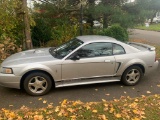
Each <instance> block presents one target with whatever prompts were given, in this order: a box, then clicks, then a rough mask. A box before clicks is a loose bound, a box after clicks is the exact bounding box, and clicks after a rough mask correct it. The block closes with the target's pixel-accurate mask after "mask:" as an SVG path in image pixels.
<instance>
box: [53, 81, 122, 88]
mask: <svg viewBox="0 0 160 120" xmlns="http://www.w3.org/2000/svg"><path fill="white" fill-rule="evenodd" d="M118 81H120V80H119V79H115V80H106V81H104V80H100V81H93V82H92V81H90V82H89V81H88V82H81V83H68V84H61V85H57V86H56V88H58V87H67V86H75V85H87V84H95V83H109V82H118Z"/></svg>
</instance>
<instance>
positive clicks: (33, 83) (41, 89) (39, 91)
mask: <svg viewBox="0 0 160 120" xmlns="http://www.w3.org/2000/svg"><path fill="white" fill-rule="evenodd" d="M23 86H24V89H25V91H26V92H27V93H28V94H29V95H34V96H39V95H44V94H46V93H48V92H49V91H50V89H51V87H52V81H51V78H50V77H49V76H48V75H47V74H45V73H43V72H34V73H31V74H29V75H28V76H27V77H26V78H25V80H24V84H23Z"/></svg>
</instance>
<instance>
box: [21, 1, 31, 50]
mask: <svg viewBox="0 0 160 120" xmlns="http://www.w3.org/2000/svg"><path fill="white" fill-rule="evenodd" d="M22 5H23V10H24V16H23V17H24V18H23V19H24V25H25V28H24V29H25V30H24V31H25V46H26V47H25V48H26V49H32V48H33V45H32V40H31V32H30V24H29V19H28V9H27V0H22Z"/></svg>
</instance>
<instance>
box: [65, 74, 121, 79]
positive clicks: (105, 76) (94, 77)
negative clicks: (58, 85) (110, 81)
mask: <svg viewBox="0 0 160 120" xmlns="http://www.w3.org/2000/svg"><path fill="white" fill-rule="evenodd" d="M113 76H115V74H114V75H102V76H92V77H79V78H72V80H77V79H96V78H108V77H113ZM116 77H118V76H116ZM66 80H70V79H62V81H66Z"/></svg>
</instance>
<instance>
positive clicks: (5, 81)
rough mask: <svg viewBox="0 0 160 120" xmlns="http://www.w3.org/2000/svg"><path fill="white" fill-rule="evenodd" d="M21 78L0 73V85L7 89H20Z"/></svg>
mask: <svg viewBox="0 0 160 120" xmlns="http://www.w3.org/2000/svg"><path fill="white" fill-rule="evenodd" d="M20 80H21V76H15V75H14V74H3V73H0V85H1V86H4V87H9V88H17V89H20Z"/></svg>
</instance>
